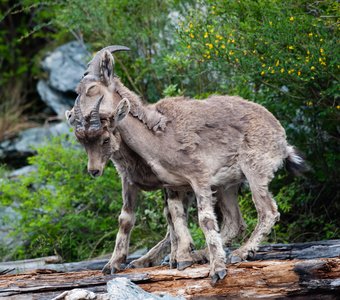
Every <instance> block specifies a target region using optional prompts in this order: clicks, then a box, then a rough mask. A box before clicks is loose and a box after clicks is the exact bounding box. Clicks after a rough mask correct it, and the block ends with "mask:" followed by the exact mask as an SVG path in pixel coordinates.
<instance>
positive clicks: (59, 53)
mask: <svg viewBox="0 0 340 300" xmlns="http://www.w3.org/2000/svg"><path fill="white" fill-rule="evenodd" d="M339 11H340V10H339V2H338V1H331V0H323V1H313V0H312V1H311V0H294V1H292V0H284V1H279V0H258V1H253V0H242V1H236V0H216V1H210V0H201V1H189V0H188V1H186V0H183V1H179V0H139V1H132V0H130V1H129V0H119V1H117V0H116V1H114V0H101V1H99V0H96V1H85V0H64V1H63V0H56V1H53V0H51V1H35V0H22V1H7V0H2V1H1V3H0V163H1V167H0V176H1V177H0V261H1V260H2V261H5V260H14V259H23V258H33V257H40V256H47V255H53V254H58V255H60V256H61V257H62V258H63V259H64V260H65V261H75V260H82V259H86V258H90V257H95V256H98V255H101V254H104V253H108V252H111V251H112V249H113V246H114V239H115V235H116V233H117V229H118V227H117V226H118V215H119V212H120V208H121V202H122V201H121V194H120V193H121V187H120V181H119V176H118V175H117V172H116V171H115V169H114V168H113V166H110V167H109V168H107V169H106V170H105V174H104V176H103V177H100V178H98V179H92V178H91V177H90V176H88V175H87V172H86V162H87V158H86V154H85V151H84V150H83V149H82V148H80V147H79V146H78V145H77V143H76V142H75V141H74V138H73V133H72V131H71V129H70V128H69V127H68V126H67V125H66V124H65V122H64V117H63V116H64V112H65V110H66V109H68V108H70V107H72V106H73V103H74V99H75V97H76V94H75V92H74V89H75V87H76V84H77V82H79V80H80V78H81V77H82V74H83V72H84V70H85V67H86V64H87V62H88V61H89V60H90V59H91V57H92V55H93V53H95V52H96V51H98V50H99V49H101V48H102V47H105V46H107V45H113V44H118V45H124V46H128V47H130V48H131V51H130V52H126V53H123V52H121V53H117V54H116V55H115V61H116V73H117V75H118V76H120V77H121V79H122V81H123V82H124V84H125V85H126V86H128V87H129V88H131V89H132V90H133V91H134V92H136V93H137V94H138V95H140V96H141V97H142V98H143V99H144V100H145V101H147V102H156V101H157V100H158V99H160V98H162V97H165V96H176V95H186V96H190V97H194V98H197V99H201V98H205V97H207V96H209V95H211V94H229V95H240V96H242V97H244V98H246V99H249V100H251V101H254V102H257V103H260V104H262V105H264V106H265V107H266V108H267V109H268V110H270V111H271V112H272V113H273V114H274V115H275V116H276V118H277V119H278V120H280V122H281V123H282V125H283V126H284V128H285V129H286V132H287V136H288V141H289V142H290V143H291V144H293V145H295V146H297V147H298V148H299V149H300V151H301V152H302V153H303V154H304V155H305V157H306V160H307V161H308V163H309V165H310V166H311V171H310V172H308V173H306V174H305V176H304V177H299V178H296V177H293V176H292V175H289V174H287V172H286V171H285V170H281V171H279V172H278V174H277V176H276V178H275V180H274V181H273V182H272V184H271V187H270V189H271V191H272V193H273V195H274V196H275V199H276V200H277V202H278V206H279V210H280V212H281V220H280V222H278V223H277V224H276V225H275V227H274V230H273V231H272V233H271V235H270V236H269V237H268V241H269V242H275V243H288V242H304V241H313V240H324V239H335V238H340V231H339V227H340V226H339V225H340V224H339V223H340V222H339V216H340V202H339V198H340V197H339V182H340V180H339V179H340V172H339V169H340V165H339V157H340V149H339V148H340V147H339V139H340V134H339V133H340V125H339V120H340V115H339V112H340V101H339V91H340V89H339V70H340V61H339V55H340V54H339V53H340V51H339V30H340V27H339ZM140 198H141V199H140V200H141V201H140V205H139V207H138V217H137V222H136V226H135V229H134V231H133V234H132V239H131V249H132V250H134V249H140V248H145V247H150V246H152V245H154V244H155V243H156V242H157V241H159V240H160V239H161V238H162V237H163V236H164V234H165V232H166V224H165V220H164V217H163V214H162V211H163V196H162V192H161V191H159V192H152V193H143V194H142V195H141V196H140ZM239 201H240V205H241V209H242V212H243V216H244V218H245V220H246V222H247V224H248V228H247V232H246V233H245V235H244V236H242V237H240V238H239V239H238V240H236V241H235V245H236V244H237V243H240V242H242V241H244V239H246V238H247V236H249V233H250V232H251V231H252V229H253V228H254V226H255V224H256V220H257V219H256V218H257V215H256V212H255V209H254V207H253V204H252V201H251V196H250V193H249V190H248V189H247V187H243V188H242V190H241V193H240V198H239ZM189 223H190V230H191V232H192V235H193V237H194V239H195V243H196V246H197V247H198V248H199V247H202V246H204V239H203V235H202V232H201V231H200V229H199V228H198V225H197V218H196V214H195V208H192V209H191V218H190V222H189Z"/></svg>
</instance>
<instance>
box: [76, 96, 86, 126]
mask: <svg viewBox="0 0 340 300" xmlns="http://www.w3.org/2000/svg"><path fill="white" fill-rule="evenodd" d="M74 115H75V123H76V126H75V127H76V131H78V132H84V131H85V119H84V116H83V113H82V112H81V109H80V96H78V97H77V99H76V101H75V104H74Z"/></svg>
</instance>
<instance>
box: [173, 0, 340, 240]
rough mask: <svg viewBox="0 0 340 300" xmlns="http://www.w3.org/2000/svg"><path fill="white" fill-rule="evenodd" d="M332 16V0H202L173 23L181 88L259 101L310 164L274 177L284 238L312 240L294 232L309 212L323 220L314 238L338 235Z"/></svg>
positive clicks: (335, 10) (304, 225)
mask: <svg viewBox="0 0 340 300" xmlns="http://www.w3.org/2000/svg"><path fill="white" fill-rule="evenodd" d="M338 18H339V3H337V2H334V1H330V0H325V1H316V2H310V1H299V2H296V1H275V0H261V1H251V0H249V1H248V0H246V1H237V0H235V1H225V0H219V1H210V0H205V1H200V2H199V3H197V4H196V6H195V7H194V8H193V9H192V10H189V12H188V14H187V16H186V18H185V19H184V20H183V21H182V22H181V23H180V24H179V26H178V37H179V41H180V43H181V46H182V49H181V50H182V51H178V52H177V54H178V55H177V60H175V59H174V60H173V61H176V64H177V65H178V62H183V63H182V66H183V67H185V68H187V69H188V74H190V75H189V76H192V80H191V81H188V85H185V86H184V87H182V88H184V89H185V90H188V91H190V90H192V87H193V86H192V85H194V88H195V90H196V91H199V93H200V94H201V93H202V90H201V86H202V85H203V86H204V93H207V92H208V93H211V92H217V93H221V94H237V95H240V96H243V97H245V98H247V99H250V100H253V101H256V102H258V103H261V104H263V105H264V106H265V107H267V108H268V109H269V110H270V111H271V112H272V113H273V114H274V115H275V116H277V118H278V119H279V120H280V122H281V123H282V124H283V126H284V127H285V128H286V131H287V136H288V139H289V141H290V143H291V144H294V145H296V146H297V147H298V148H299V149H300V150H301V151H302V152H303V153H305V155H306V158H307V161H308V162H309V163H310V165H311V166H312V169H313V171H312V172H310V173H309V174H307V178H305V179H303V180H297V181H294V180H293V179H292V177H284V178H281V179H276V180H275V181H274V182H273V184H272V191H273V194H274V195H276V197H277V199H278V201H279V203H280V201H281V200H283V202H281V204H279V206H280V209H281V212H282V218H281V222H280V224H281V227H280V230H284V229H283V228H284V226H289V227H290V228H291V230H289V231H287V232H286V237H285V238H284V237H283V235H282V239H283V240H288V239H294V237H293V235H294V232H295V233H296V234H297V235H298V236H299V238H300V239H302V240H303V239H311V238H312V239H313V238H314V237H313V234H308V235H307V234H306V235H302V234H300V233H302V232H303V231H305V232H307V231H309V229H308V228H309V226H310V225H311V220H313V219H314V220H319V224H320V225H321V226H320V227H319V230H315V228H314V229H313V231H315V234H314V236H315V238H316V237H318V238H319V237H320V234H319V233H320V232H324V233H325V232H327V233H326V236H330V235H332V234H331V232H333V235H332V236H333V237H336V236H339V231H338V230H335V229H336V228H338V227H339V224H338V221H337V220H338V218H337V214H338V213H339V205H338V204H337V202H338V200H339V193H338V192H337V191H338V187H339V185H338V178H339V177H340V174H339V168H338V165H339V160H340V155H339V153H340V152H339V131H338V123H339V119H340V118H339V115H340V114H339V112H340V105H339V102H338V98H339V83H338V82H339V76H338V75H339V68H340V61H339V53H338V52H337V51H334V49H336V48H338V40H339V26H338V23H337V20H338ZM197 83H199V86H198V85H197ZM299 184H302V186H300V185H299ZM284 187H286V188H284ZM289 199H291V200H289ZM287 216H288V217H287ZM285 218H286V219H288V220H289V221H288V222H287V223H285ZM293 219H294V221H295V220H297V219H299V221H298V223H297V224H299V226H295V227H294V226H293V225H292V224H293V222H294V221H292V220H293ZM313 224H314V223H313ZM326 224H328V225H326ZM327 226H329V227H330V228H332V229H331V230H325V229H324V228H325V227H327ZM312 227H313V226H312ZM277 228H278V227H277Z"/></svg>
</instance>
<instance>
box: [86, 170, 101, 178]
mask: <svg viewBox="0 0 340 300" xmlns="http://www.w3.org/2000/svg"><path fill="white" fill-rule="evenodd" d="M89 173H90V175H91V176H92V177H97V176H99V175H100V171H99V170H97V169H95V170H89Z"/></svg>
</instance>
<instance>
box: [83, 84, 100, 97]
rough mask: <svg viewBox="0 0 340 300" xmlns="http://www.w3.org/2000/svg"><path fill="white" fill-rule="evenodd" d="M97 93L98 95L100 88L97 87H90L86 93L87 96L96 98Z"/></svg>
mask: <svg viewBox="0 0 340 300" xmlns="http://www.w3.org/2000/svg"><path fill="white" fill-rule="evenodd" d="M97 93H98V87H97V86H96V85H92V86H90V87H89V88H88V89H87V91H86V95H87V96H94V95H95V94H97Z"/></svg>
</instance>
